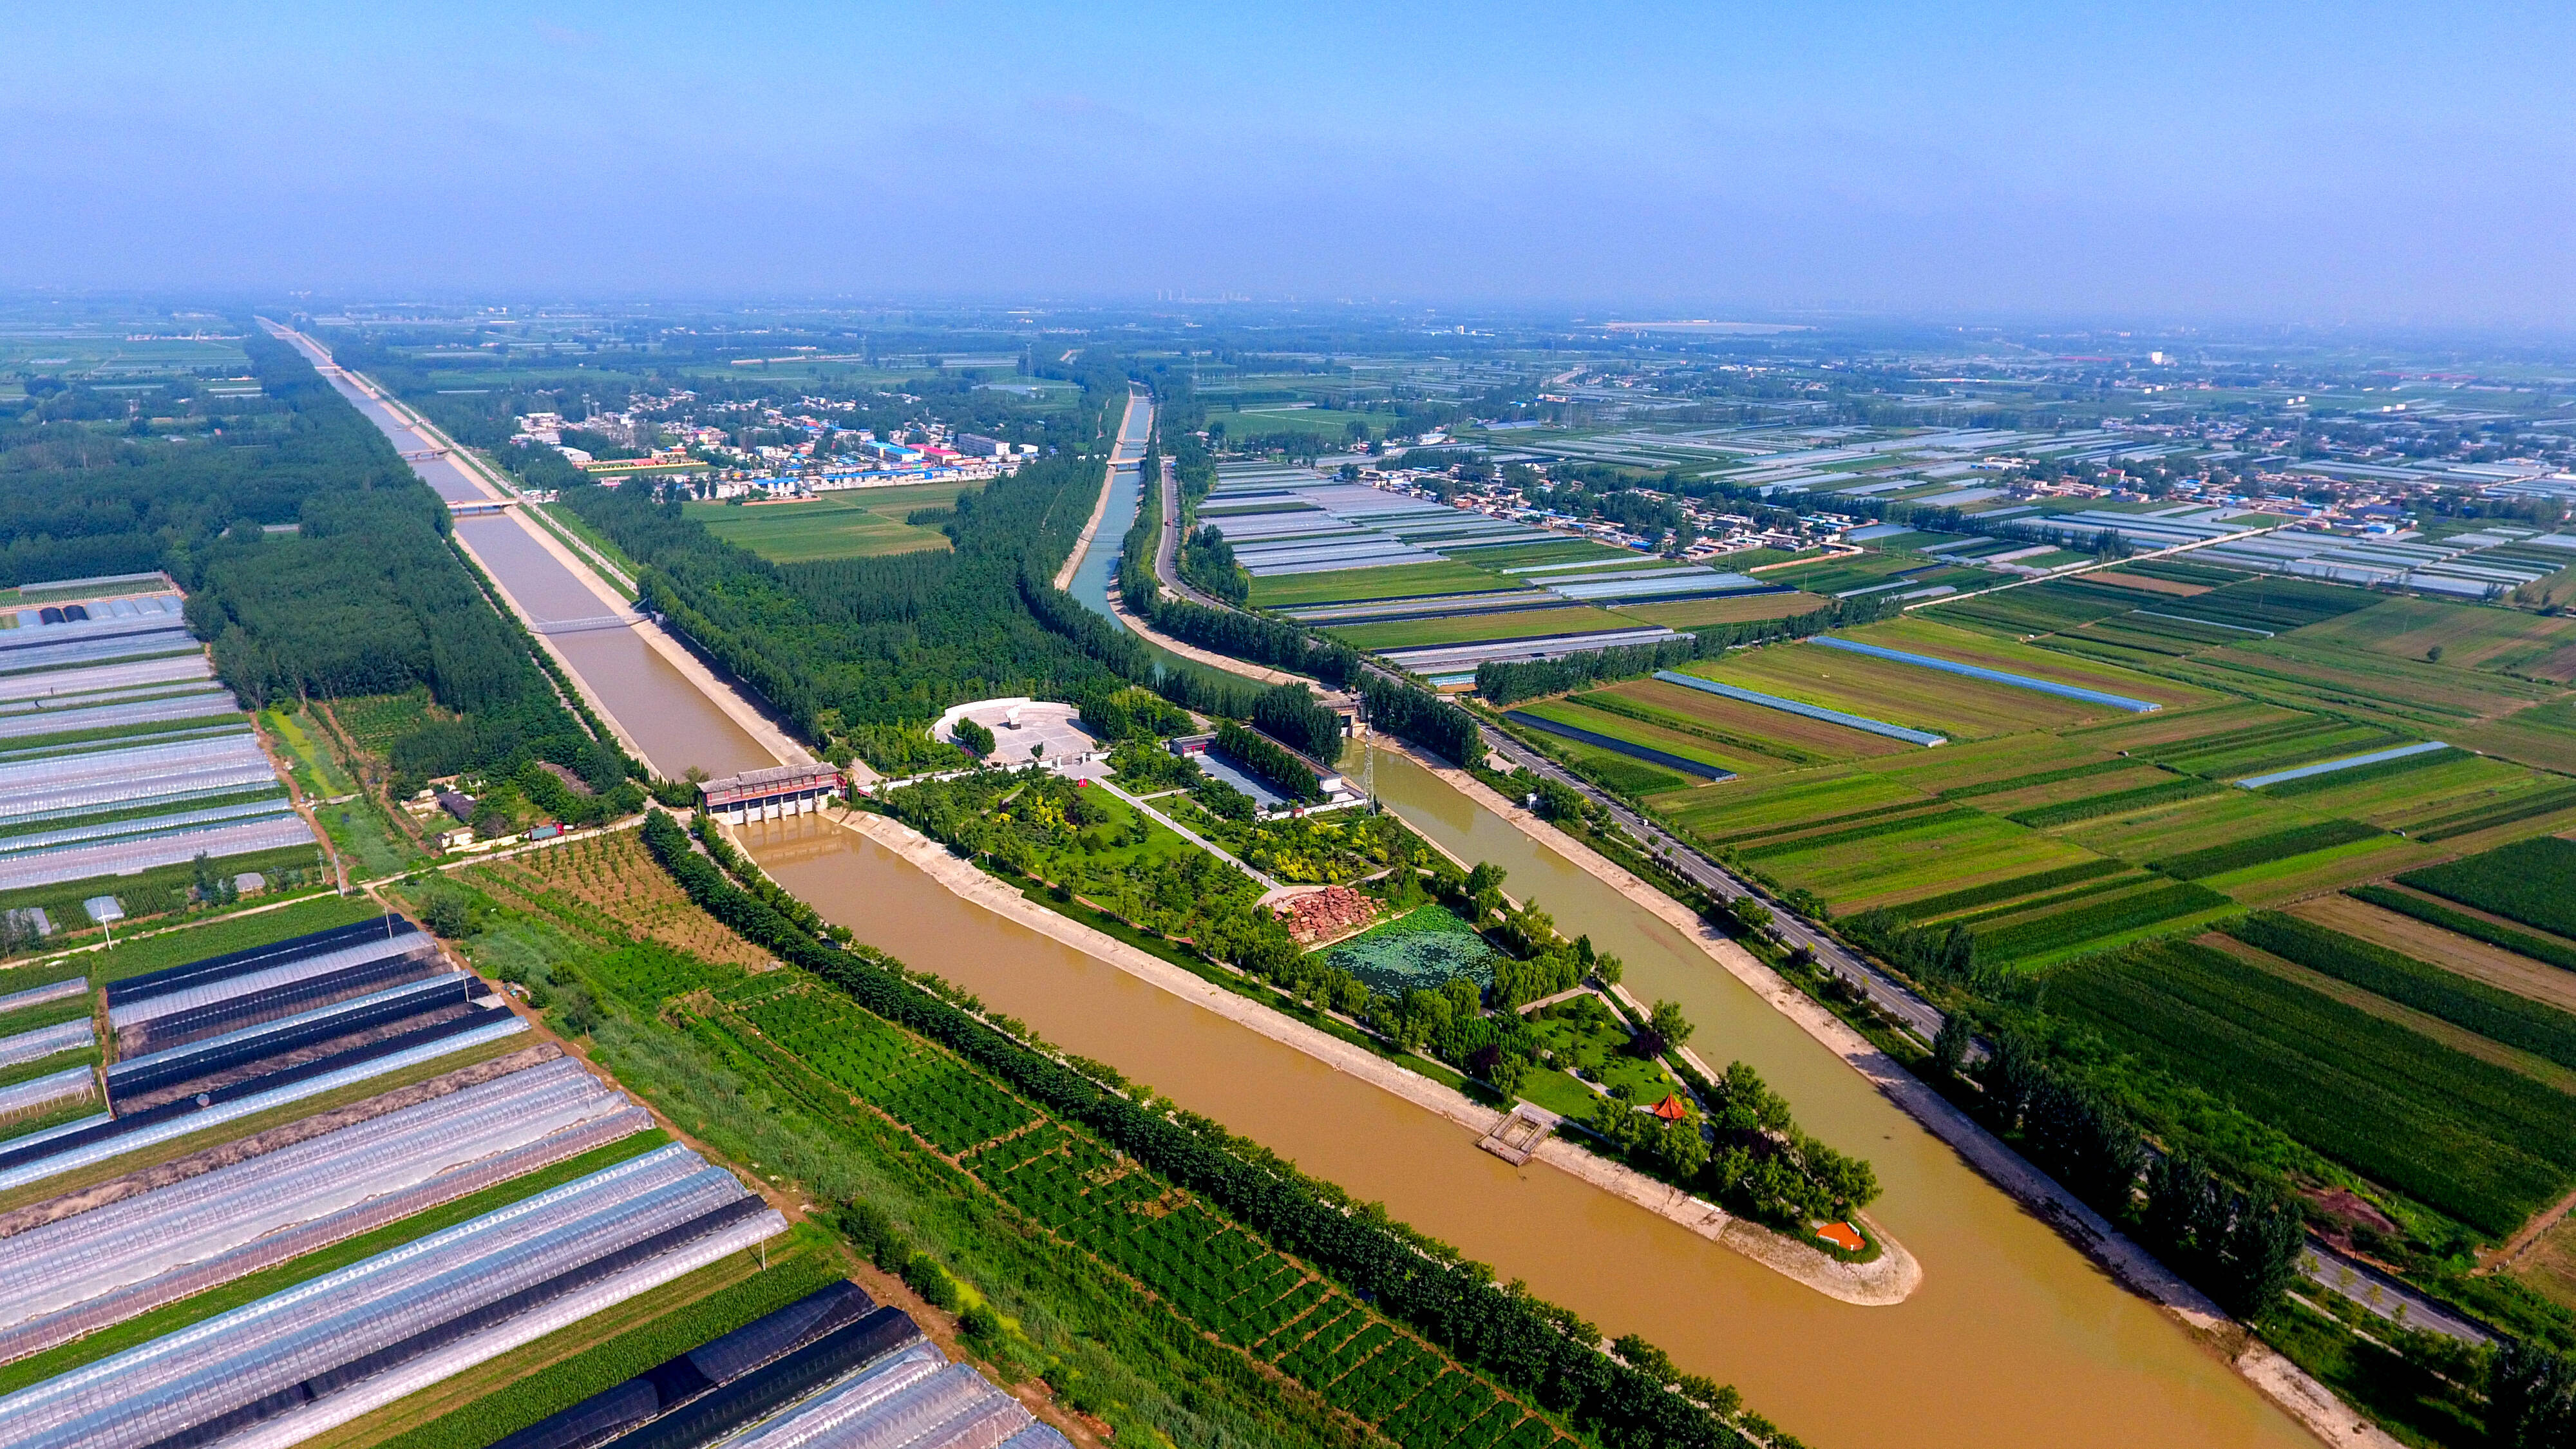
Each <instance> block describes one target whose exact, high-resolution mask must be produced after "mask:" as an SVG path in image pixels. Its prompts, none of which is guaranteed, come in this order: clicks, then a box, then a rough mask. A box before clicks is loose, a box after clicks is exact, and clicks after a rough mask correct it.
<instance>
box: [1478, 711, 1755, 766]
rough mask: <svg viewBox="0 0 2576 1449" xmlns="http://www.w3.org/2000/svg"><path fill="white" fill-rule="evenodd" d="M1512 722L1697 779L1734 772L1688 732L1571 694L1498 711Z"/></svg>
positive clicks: (1730, 764) (1729, 763) (1724, 760)
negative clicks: (1596, 705)
mask: <svg viewBox="0 0 2576 1449" xmlns="http://www.w3.org/2000/svg"><path fill="white" fill-rule="evenodd" d="M1504 718H1505V719H1508V720H1510V721H1512V722H1513V723H1515V724H1520V725H1526V726H1528V727H1530V728H1532V729H1537V730H1541V731H1543V732H1546V733H1549V734H1555V735H1558V736H1560V737H1562V738H1569V739H1574V740H1579V741H1581V742H1582V743H1584V744H1588V745H1591V746H1592V747H1594V748H1596V749H1603V750H1608V751H1610V752H1611V753H1613V754H1622V755H1630V756H1632V757H1634V758H1636V759H1640V760H1643V761H1645V762H1646V763H1648V764H1650V765H1655V766H1658V767H1660V768H1664V769H1669V770H1677V771H1679V772H1681V773H1682V774H1685V775H1696V776H1699V777H1701V778H1703V779H1710V780H1722V779H1726V778H1729V777H1731V776H1733V775H1735V774H1737V773H1738V771H1737V770H1736V769H1735V767H1734V765H1733V763H1732V762H1730V761H1729V760H1727V759H1726V758H1724V757H1722V756H1719V755H1717V754H1715V753H1714V752H1712V751H1710V750H1709V749H1708V748H1707V746H1706V745H1705V744H1703V743H1702V742H1701V741H1699V740H1698V739H1696V738H1694V737H1693V736H1691V735H1689V734H1686V733H1683V732H1681V731H1678V730H1671V729H1665V728H1662V727H1660V726H1657V725H1652V724H1648V723H1645V722H1644V721H1641V720H1638V719H1634V718H1631V717H1629V716H1628V715H1626V714H1624V713H1620V712H1615V711H1612V710H1600V709H1591V708H1587V707H1586V706H1585V705H1584V704H1583V703H1582V702H1580V701H1577V700H1558V701H1551V702H1549V703H1545V704H1535V705H1532V706H1530V707H1529V708H1528V709H1516V710H1513V711H1511V712H1509V713H1508V714H1506V715H1505V716H1504Z"/></svg>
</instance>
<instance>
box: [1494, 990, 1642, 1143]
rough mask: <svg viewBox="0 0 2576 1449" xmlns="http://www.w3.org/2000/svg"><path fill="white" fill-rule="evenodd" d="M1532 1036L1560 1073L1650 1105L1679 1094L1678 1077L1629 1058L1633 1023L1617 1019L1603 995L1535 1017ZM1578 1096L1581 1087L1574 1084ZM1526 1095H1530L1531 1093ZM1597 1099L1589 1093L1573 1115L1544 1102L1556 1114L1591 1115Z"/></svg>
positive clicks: (1558, 1006)
mask: <svg viewBox="0 0 2576 1449" xmlns="http://www.w3.org/2000/svg"><path fill="white" fill-rule="evenodd" d="M1529 1020H1530V1032H1531V1034H1532V1035H1533V1036H1535V1037H1536V1038H1537V1039H1538V1044H1539V1046H1540V1048H1541V1049H1542V1050H1544V1051H1549V1052H1553V1053H1555V1057H1554V1058H1553V1060H1552V1061H1550V1059H1548V1058H1544V1057H1543V1058H1541V1060H1543V1061H1550V1065H1552V1066H1554V1067H1556V1068H1557V1069H1558V1070H1560V1071H1581V1072H1585V1073H1588V1074H1590V1075H1591V1076H1592V1077H1593V1078H1594V1079H1596V1080H1598V1081H1599V1082H1600V1083H1601V1084H1602V1085H1603V1086H1605V1087H1608V1088H1610V1089H1611V1090H1613V1091H1616V1090H1618V1089H1619V1087H1621V1086H1622V1085H1625V1086H1628V1087H1632V1088H1634V1089H1635V1090H1636V1094H1637V1097H1636V1100H1637V1101H1638V1102H1639V1103H1640V1104H1642V1105H1646V1106H1652V1105H1653V1104H1655V1103H1657V1102H1660V1101H1662V1100H1663V1099H1664V1096H1665V1094H1666V1093H1668V1092H1671V1091H1672V1090H1673V1082H1672V1078H1670V1077H1668V1076H1666V1075H1665V1074H1664V1070H1663V1068H1662V1067H1661V1066H1659V1065H1657V1064H1656V1063H1653V1062H1649V1061H1641V1060H1639V1059H1638V1058H1636V1057H1634V1056H1631V1055H1629V1053H1628V1049H1627V1048H1628V1037H1629V1032H1628V1026H1627V1023H1625V1022H1623V1021H1621V1020H1619V1019H1618V1017H1617V1016H1615V1015H1614V1014H1612V1012H1611V1010H1610V1008H1609V1007H1607V1006H1604V1005H1603V1004H1602V1003H1601V999H1600V998H1599V997H1597V996H1589V995H1587V996H1578V997H1575V998H1574V999H1572V1000H1570V1001H1560V1002H1558V1003H1557V1004H1556V1005H1554V1006H1550V1007H1546V1008H1543V1009H1541V1010H1540V1011H1538V1012H1536V1013H1534V1014H1533V1015H1532V1016H1531V1017H1530V1019H1529ZM1569 1085H1572V1086H1574V1088H1575V1089H1576V1090H1578V1091H1582V1090H1583V1088H1582V1086H1581V1084H1580V1083H1570V1084H1569ZM1525 1095H1526V1094H1525ZM1591 1096H1592V1094H1591V1093H1590V1092H1589V1091H1584V1097H1585V1099H1586V1100H1584V1101H1580V1102H1576V1103H1574V1104H1573V1105H1574V1107H1576V1108H1578V1109H1579V1110H1573V1111H1570V1110H1568V1109H1567V1108H1566V1107H1560V1106H1557V1105H1555V1104H1554V1103H1551V1102H1540V1103H1539V1105H1540V1106H1542V1107H1546V1108H1547V1109H1548V1110H1549V1111H1552V1112H1563V1113H1565V1115H1567V1116H1569V1117H1572V1116H1589V1115H1590V1114H1591V1110H1592V1108H1591V1103H1590V1100H1589V1099H1590V1098H1591Z"/></svg>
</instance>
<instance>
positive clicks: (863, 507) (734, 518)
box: [684, 483, 983, 563]
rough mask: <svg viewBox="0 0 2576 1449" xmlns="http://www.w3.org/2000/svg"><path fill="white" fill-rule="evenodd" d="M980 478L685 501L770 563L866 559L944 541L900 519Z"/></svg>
mask: <svg viewBox="0 0 2576 1449" xmlns="http://www.w3.org/2000/svg"><path fill="white" fill-rule="evenodd" d="M981 486H983V485H981V484H977V483H924V484H921V485H919V486H918V487H907V488H853V489H847V490H844V491H841V492H837V493H826V494H823V495H822V496H820V497H817V498H812V499H808V500H804V501H802V502H796V503H760V504H739V505H737V504H731V503H691V504H687V505H684V507H685V510H686V512H687V513H688V516H689V517H691V518H694V519H696V520H697V521H699V522H700V523H703V524H705V525H706V526H707V530H708V531H709V532H711V533H713V534H714V535H715V536H716V537H718V538H721V539H723V540H725V541H726V542H727V543H738V544H740V545H742V546H743V547H744V548H747V549H750V550H751V551H752V552H753V553H756V554H759V555H760V556H761V557H762V558H765V559H767V560H769V561H770V562H771V563H810V562H812V561H814V560H816V559H829V558H868V557H873V556H875V555H878V554H889V553H910V552H912V551H913V550H915V549H925V548H946V547H948V546H949V545H948V536H947V535H946V534H943V533H941V532H940V531H939V530H938V529H936V528H920V527H915V526H913V525H911V524H908V523H905V522H904V521H903V520H904V515H906V514H908V513H911V512H912V511H913V510H915V509H918V508H947V507H950V506H952V505H954V504H955V503H956V501H957V495H958V494H960V493H965V492H970V491H972V490H974V489H976V488H979V487H981Z"/></svg>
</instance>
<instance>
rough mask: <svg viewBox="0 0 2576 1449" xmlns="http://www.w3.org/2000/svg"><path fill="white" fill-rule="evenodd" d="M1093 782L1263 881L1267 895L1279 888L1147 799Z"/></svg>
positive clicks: (1222, 859) (1202, 847)
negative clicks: (1156, 807) (1149, 802)
mask: <svg viewBox="0 0 2576 1449" xmlns="http://www.w3.org/2000/svg"><path fill="white" fill-rule="evenodd" d="M1091 783H1093V784H1095V785H1097V786H1099V787H1100V788H1101V789H1103V790H1106V791H1108V792H1109V793H1110V794H1112V795H1115V796H1117V797H1118V798H1119V799H1121V800H1124V801H1126V802H1127V803H1128V804H1130V805H1133V806H1135V807H1136V808H1137V809H1138V810H1139V811H1142V812H1143V813H1144V815H1145V817H1146V818H1147V819H1149V820H1152V821H1153V822H1154V823H1155V824H1157V825H1160V826H1162V827H1163V828H1164V829H1165V830H1168V831H1170V832H1172V833H1173V834H1174V835H1177V836H1179V837H1180V838H1182V839H1183V840H1186V841H1188V842H1189V843H1190V844H1192V845H1195V846H1197V847H1198V848H1199V849H1201V850H1204V851H1206V852H1207V853H1208V854H1210V855H1213V856H1215V857H1216V858H1217V859H1219V860H1221V861H1224V862H1225V863H1226V864H1228V865H1230V866H1233V867H1234V868H1235V869H1236V870H1239V871H1242V872H1243V873H1244V874H1245V875H1248V876H1250V877H1252V878H1253V879H1254V880H1257V881H1259V882H1261V889H1262V891H1263V893H1264V894H1265V895H1266V894H1267V893H1269V892H1271V891H1275V890H1277V889H1279V882H1277V881H1275V880H1272V879H1271V878H1270V877H1268V876H1266V875H1263V874H1262V873H1261V872H1259V871H1257V870H1254V869H1253V868H1252V867H1251V866H1249V865H1246V864H1244V863H1243V862H1242V861H1240V860H1238V859H1236V858H1235V857H1234V856H1232V855H1229V854H1227V853H1226V850H1225V848H1224V847H1223V846H1221V845H1218V844H1217V843H1216V842H1215V841H1213V840H1210V839H1208V838H1207V837H1206V836H1204V835H1201V834H1199V833H1198V832H1197V831H1195V830H1192V829H1191V828H1189V827H1188V826H1186V825H1183V824H1182V823H1181V822H1179V821H1177V820H1174V819H1173V818H1172V817H1171V816H1169V815H1166V814H1164V813H1163V812H1162V811H1160V810H1157V809H1155V808H1154V807H1153V806H1152V805H1150V804H1148V803H1146V802H1145V801H1143V800H1140V799H1138V798H1137V797H1135V796H1133V795H1130V794H1128V793H1127V792H1126V791H1124V790H1121V789H1119V788H1118V787H1117V786H1116V785H1113V784H1111V783H1110V782H1109V781H1108V780H1107V779H1105V778H1102V779H1095V780H1093V781H1092V782H1091Z"/></svg>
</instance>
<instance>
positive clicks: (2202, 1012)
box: [2047, 941, 2576, 1236]
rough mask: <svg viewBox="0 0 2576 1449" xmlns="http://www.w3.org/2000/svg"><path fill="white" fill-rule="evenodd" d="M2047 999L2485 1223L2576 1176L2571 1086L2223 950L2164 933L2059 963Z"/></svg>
mask: <svg viewBox="0 0 2576 1449" xmlns="http://www.w3.org/2000/svg"><path fill="white" fill-rule="evenodd" d="M2047 1001H2048V1004H2049V1007H2050V1009H2051V1010H2052V1011H2054V1012H2056V1013H2058V1014H2059V1015H2061V1016H2065V1017H2067V1018H2069V1019H2071V1020H2074V1021H2076V1022H2078V1023H2080V1024H2082V1025H2083V1026H2085V1027H2087V1028H2089V1029H2090V1030H2092V1031H2094V1032H2096V1033H2097V1034H2099V1035H2100V1036H2101V1037H2102V1038H2103V1039H2104V1040H2105V1041H2106V1042H2108V1043H2109V1044H2110V1045H2111V1046H2113V1047H2114V1048H2116V1049H2118V1050H2122V1051H2128V1052H2132V1053H2135V1054H2136V1055H2138V1056H2139V1057H2141V1058H2143V1059H2145V1060H2146V1061H2149V1062H2151V1063H2153V1064H2155V1065H2157V1066H2158V1067H2160V1068H2162V1069H2163V1070H2165V1071H2167V1072H2170V1073H2172V1074H2173V1075H2174V1076H2176V1077H2178V1078H2180V1079H2181V1080H2183V1081H2185V1082H2188V1083H2190V1084H2192V1085H2195V1086H2197V1087H2199V1088H2201V1089H2202V1090H2204V1091H2207V1092H2209V1093H2211V1094H2213V1095H2215V1096H2218V1097H2221V1098H2223V1099H2226V1100H2229V1101H2232V1102H2234V1103H2236V1104H2237V1105H2238V1106H2240V1107H2242V1108H2244V1109H2245V1110H2246V1111H2248V1112H2250V1113H2252V1114H2253V1115H2254V1116H2256V1117H2258V1118H2260V1119H2262V1120H2263V1121H2266V1122H2269V1123H2272V1124H2273V1125H2275V1126H2278V1127H2279V1128H2281V1129H2282V1130H2283V1131H2286V1132H2288V1133H2289V1134H2290V1135H2291V1136H2293V1137H2295V1138H2297V1139H2298V1140H2299V1141H2301V1142H2303V1143H2305V1144H2306V1145H2307V1146H2309V1147H2310V1148H2313V1149H2314V1150H2316V1151H2317V1152H2319V1153H2321V1154H2323V1155H2324V1156H2326V1157H2328V1158H2330V1159H2333V1160H2335V1161H2338V1162H2341V1163H2342V1164H2344V1165H2345V1166H2347V1167H2349V1168H2351V1169H2352V1170H2353V1171H2355V1172H2358V1173H2360V1174H2362V1175H2363V1176H2365V1177H2368V1178H2371V1179H2373V1180H2374V1181H2377V1182H2381V1183H2385V1184H2387V1185H2388V1186H2390V1187H2392V1188H2395V1189H2397V1190H2398V1191H2400V1192H2404V1193H2406V1194H2407V1195H2409V1196H2411V1197H2414V1198H2416V1199H2418V1200H2419V1201H2422V1202H2425V1203H2427V1204H2430V1205H2431V1206H2433V1207H2435V1208H2437V1209H2439V1210H2441V1211H2443V1212H2446V1213H2449V1214H2450V1215H2451V1216H2453V1217H2455V1218H2457V1219H2459V1220H2460V1221H2462V1222H2464V1223H2467V1224H2469V1225H2471V1226H2473V1227H2475V1228H2477V1229H2479V1230H2480V1231H2482V1232H2486V1233H2490V1234H2494V1235H2497V1236H2501V1235H2503V1234H2506V1233H2509V1232H2511V1231H2513V1229H2514V1228H2515V1227H2517V1226H2519V1225H2520V1224H2521V1223H2522V1222H2523V1220H2524V1219H2526V1218H2527V1217H2529V1216H2530V1214H2531V1213H2532V1212H2534V1211H2536V1210H2537V1209H2538V1208H2539V1207H2540V1206H2541V1205H2543V1204H2544V1203H2548V1202H2551V1201H2554V1200H2555V1199H2556V1198H2557V1197H2558V1196H2559V1195H2560V1194H2561V1193H2563V1192H2564V1191H2565V1189H2566V1186H2567V1184H2568V1183H2569V1181H2570V1180H2571V1179H2576V1098H2571V1097H2569V1096H2568V1095H2566V1094H2565V1093H2562V1092H2559V1091H2556V1090H2554V1089H2552V1088H2548V1087H2544V1086H2541V1085H2539V1084H2538V1083H2536V1082H2533V1081H2531V1080H2529V1079H2528V1078H2525V1077H2523V1076H2520V1075H2518V1074H2516V1073H2514V1072H2511V1071H2508V1070H2506V1069H2504V1068H2502V1067H2498V1066H2495V1065H2492V1064H2490V1063H2488V1062H2484V1061H2480V1060H2478V1059H2476V1058H2474V1057H2471V1056H2468V1055H2466V1054H2465V1053H2462V1052H2459V1051H2456V1050H2453V1049H2451V1048H2449V1047H2447V1046H2443V1045H2441V1044H2440V1043H2437V1042H2434V1041H2432V1040H2430V1039H2428V1038H2426V1037H2424V1036H2422V1035H2421V1034H2419V1033H2416V1032H2414V1031H2410V1030H2408V1029H2407V1028H2405V1027H2403V1026H2399V1025H2397V1024H2395V1023H2393V1022H2390V1021H2387V1020H2384V1019H2382V1018H2380V1017H2378V1016H2374V1015H2372V1014H2371V1013H2369V1012H2366V1011H2363V1010H2361V1009H2360V1008H2358V1007H2354V1006H2351V1005H2347V1004H2345V1003H2343V1002H2339V1001H2336V1000H2333V999H2332V998H2330V997H2327V996H2325V995H2323V994H2321V993H2319V992H2317V991H2314V990H2311V989H2309V988H2307V987H2305V986H2302V985H2300V984H2298V983H2295V982H2292V981H2288V980H2285V979H2283V978H2281V977H2278V976H2275V975H2272V974H2269V973H2266V972H2263V971H2261V970H2258V969H2256V968H2255V967H2253V966H2251V965H2249V964H2247V963H2245V962H2242V961H2238V960H2236V959H2234V958H2233V957H2231V956H2229V955H2228V954H2227V953H2225V952H2223V951H2218V950H2215V949H2212V948H2210V947H2206V946H2199V945H2194V944H2191V943H2188V942H2180V941H2166V942H2161V943H2157V944H2156V945H2154V946H2152V947H2142V948H2138V949H2135V950H2132V951H2128V952H2123V953H2119V954H2116V955H2111V956H2101V957H2094V958H2090V959H2087V960H2085V961H2083V962H2081V963H2079V964H2077V965H2075V966H2073V967H2070V968H2068V969H2067V970H2064V971H2061V972H2059V973H2057V974H2056V975H2054V976H2052V977H2050V978H2049V981H2048V988H2047Z"/></svg>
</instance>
